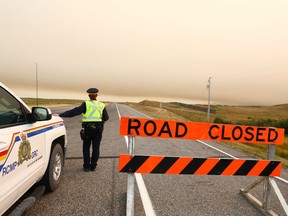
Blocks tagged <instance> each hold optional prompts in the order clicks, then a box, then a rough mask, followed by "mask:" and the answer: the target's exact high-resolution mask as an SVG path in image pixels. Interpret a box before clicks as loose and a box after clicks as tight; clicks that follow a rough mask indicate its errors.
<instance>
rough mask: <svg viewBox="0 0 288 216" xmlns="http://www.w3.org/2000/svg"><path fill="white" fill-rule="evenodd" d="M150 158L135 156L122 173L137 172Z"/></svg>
mask: <svg viewBox="0 0 288 216" xmlns="http://www.w3.org/2000/svg"><path fill="white" fill-rule="evenodd" d="M148 158H149V156H134V157H133V158H132V159H131V160H130V161H129V162H128V163H127V164H126V166H124V167H123V169H122V170H121V171H120V172H132V173H134V172H136V170H137V169H138V168H139V167H140V166H141V165H142V164H143V163H144V162H145V161H146V160H147V159H148Z"/></svg>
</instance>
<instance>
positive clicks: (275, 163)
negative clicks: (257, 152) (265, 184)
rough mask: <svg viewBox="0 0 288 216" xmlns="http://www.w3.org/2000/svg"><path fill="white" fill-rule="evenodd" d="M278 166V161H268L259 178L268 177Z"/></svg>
mask: <svg viewBox="0 0 288 216" xmlns="http://www.w3.org/2000/svg"><path fill="white" fill-rule="evenodd" d="M279 164H280V161H270V163H269V164H268V165H267V166H266V167H265V169H264V170H263V171H262V172H261V173H260V174H259V176H269V175H270V174H271V173H272V172H273V171H274V170H275V169H276V167H277V166H278V165H279Z"/></svg>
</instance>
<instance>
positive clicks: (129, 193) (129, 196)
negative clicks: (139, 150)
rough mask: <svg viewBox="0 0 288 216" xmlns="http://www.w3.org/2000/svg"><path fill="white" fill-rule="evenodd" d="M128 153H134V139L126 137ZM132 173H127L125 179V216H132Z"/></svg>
mask: <svg viewBox="0 0 288 216" xmlns="http://www.w3.org/2000/svg"><path fill="white" fill-rule="evenodd" d="M128 153H129V154H131V155H134V153H135V137H134V136H130V137H128ZM134 182H135V177H134V173H128V177H127V200H126V216H134V184H135V183H134Z"/></svg>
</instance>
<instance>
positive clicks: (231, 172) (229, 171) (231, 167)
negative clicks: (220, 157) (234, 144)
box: [221, 160, 245, 175]
mask: <svg viewBox="0 0 288 216" xmlns="http://www.w3.org/2000/svg"><path fill="white" fill-rule="evenodd" d="M243 163H245V160H233V161H232V162H231V164H230V165H229V166H228V167H227V168H226V169H225V170H224V171H223V172H222V174H221V175H234V173H235V172H236V171H237V170H238V169H239V168H240V167H241V166H242V164H243Z"/></svg>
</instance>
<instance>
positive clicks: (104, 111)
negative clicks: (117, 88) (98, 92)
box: [102, 107, 109, 122]
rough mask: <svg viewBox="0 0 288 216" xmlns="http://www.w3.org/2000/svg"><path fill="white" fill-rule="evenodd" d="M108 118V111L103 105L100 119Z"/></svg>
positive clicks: (105, 119)
mask: <svg viewBox="0 0 288 216" xmlns="http://www.w3.org/2000/svg"><path fill="white" fill-rule="evenodd" d="M108 119H109V115H108V112H107V110H106V107H105V108H104V110H103V113H102V121H103V122H105V121H107V120H108Z"/></svg>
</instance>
